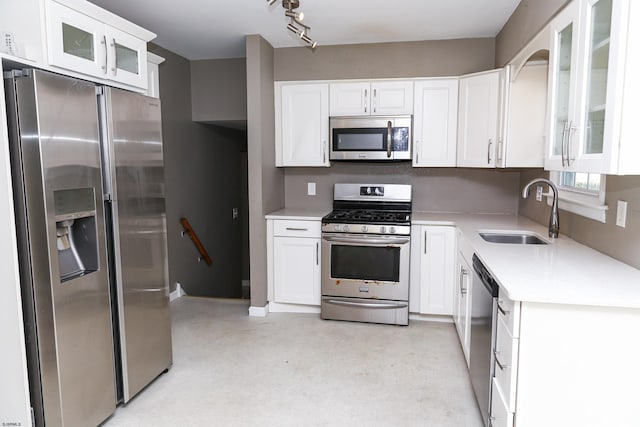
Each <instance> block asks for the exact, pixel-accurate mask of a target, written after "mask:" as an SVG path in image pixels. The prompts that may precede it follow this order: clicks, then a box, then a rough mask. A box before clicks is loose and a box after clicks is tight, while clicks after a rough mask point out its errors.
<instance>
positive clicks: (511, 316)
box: [498, 289, 520, 338]
mask: <svg viewBox="0 0 640 427" xmlns="http://www.w3.org/2000/svg"><path fill="white" fill-rule="evenodd" d="M498 318H499V319H501V320H502V321H503V322H504V324H505V326H506V327H507V330H508V331H509V333H510V334H511V335H512V336H513V337H514V338H519V337H520V302H519V301H513V300H511V299H509V297H507V296H506V295H505V292H504V291H503V290H502V289H500V291H499V293H498Z"/></svg>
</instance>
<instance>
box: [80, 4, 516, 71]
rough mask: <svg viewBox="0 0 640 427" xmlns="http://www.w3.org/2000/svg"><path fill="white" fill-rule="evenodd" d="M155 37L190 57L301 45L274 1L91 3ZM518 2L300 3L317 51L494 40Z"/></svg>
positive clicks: (227, 55)
mask: <svg viewBox="0 0 640 427" xmlns="http://www.w3.org/2000/svg"><path fill="white" fill-rule="evenodd" d="M90 1H91V2H92V3H95V4H97V5H99V6H101V7H103V8H104V9H107V10H109V11H111V12H113V13H115V14H117V15H120V16H122V17H123V18H126V19H128V20H130V21H132V22H134V23H136V24H138V25H140V26H142V27H144V28H146V29H148V30H150V31H153V32H154V33H156V34H157V35H158V37H157V39H155V40H154V43H156V44H158V45H160V46H162V47H164V48H166V49H169V50H171V51H173V52H175V53H177V54H179V55H182V56H184V57H186V58H188V59H190V60H196V59H218V58H240V57H244V56H245V36H246V35H248V34H260V35H262V36H263V37H264V38H265V39H266V40H268V41H269V42H270V43H271V44H272V45H273V46H274V47H276V48H280V47H292V46H304V44H303V43H302V42H301V41H300V40H299V39H298V38H297V37H296V36H295V35H294V34H292V33H291V32H289V31H287V29H286V24H287V22H288V18H285V16H284V10H285V9H283V7H282V4H281V0H278V1H277V2H276V3H275V4H274V5H272V6H268V4H267V1H266V0H231V1H222V0H135V1H132V0H90ZM519 2H520V0H402V1H392V0H387V1H382V0H350V1H345V0H300V8H299V9H298V11H303V12H304V14H305V18H304V22H305V24H307V25H309V26H311V30H310V31H309V35H310V36H311V37H312V38H313V39H314V40H316V41H317V42H318V45H319V46H323V45H325V46H327V45H336V44H353V43H381V42H395V41H415V40H444V39H459V38H475V37H494V36H495V35H496V34H497V33H498V32H499V31H500V29H502V27H503V26H504V24H505V22H506V21H507V19H508V18H509V16H511V14H512V13H513V11H514V10H515V8H516V6H517V5H518V3H519Z"/></svg>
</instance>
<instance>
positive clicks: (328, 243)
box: [322, 233, 410, 302]
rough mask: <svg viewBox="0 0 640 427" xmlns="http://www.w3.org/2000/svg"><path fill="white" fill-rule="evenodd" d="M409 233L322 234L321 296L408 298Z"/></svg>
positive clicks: (384, 298)
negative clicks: (406, 234) (402, 234)
mask: <svg viewBox="0 0 640 427" xmlns="http://www.w3.org/2000/svg"><path fill="white" fill-rule="evenodd" d="M409 242H410V237H409V236H393V235H360V234H332V233H323V235H322V295H323V296H330V297H349V298H362V299H376V300H392V301H405V302H406V301H408V299H409V248H410V245H409Z"/></svg>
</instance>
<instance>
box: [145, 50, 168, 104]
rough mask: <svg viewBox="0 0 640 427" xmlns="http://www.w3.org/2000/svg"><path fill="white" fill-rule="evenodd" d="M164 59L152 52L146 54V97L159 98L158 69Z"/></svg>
mask: <svg viewBox="0 0 640 427" xmlns="http://www.w3.org/2000/svg"><path fill="white" fill-rule="evenodd" d="M163 62H164V58H163V57H161V56H159V55H156V54H155V53H152V52H147V81H148V84H147V93H146V95H147V96H151V97H153V98H160V67H159V65H160V64H162V63H163Z"/></svg>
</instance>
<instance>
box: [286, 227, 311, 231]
mask: <svg viewBox="0 0 640 427" xmlns="http://www.w3.org/2000/svg"><path fill="white" fill-rule="evenodd" d="M287 230H288V231H309V229H308V228H296V227H287Z"/></svg>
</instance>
